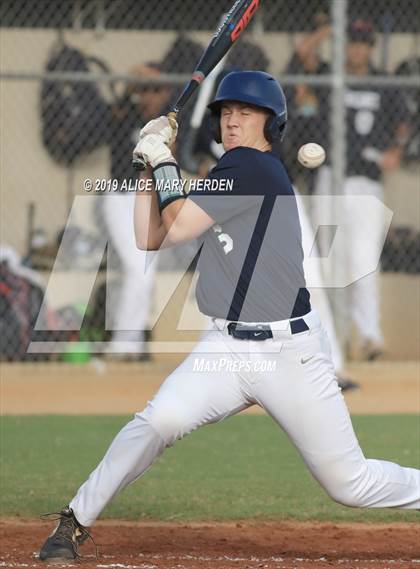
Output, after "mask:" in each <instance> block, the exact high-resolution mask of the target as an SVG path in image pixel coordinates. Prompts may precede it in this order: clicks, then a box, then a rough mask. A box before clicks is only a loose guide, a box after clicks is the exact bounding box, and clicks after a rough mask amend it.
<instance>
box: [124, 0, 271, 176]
mask: <svg viewBox="0 0 420 569" xmlns="http://www.w3.org/2000/svg"><path fill="white" fill-rule="evenodd" d="M259 6H260V0H236V2H235V3H234V4H233V6H232V8H231V9H230V10H229V12H228V13H227V14H226V17H225V18H224V20H223V22H222V23H221V24H220V26H219V27H218V28H217V30H216V32H215V34H214V35H213V38H212V40H211V41H210V43H209V45H208V47H207V48H206V50H205V52H204V53H203V55H202V56H201V58H200V61H199V62H198V63H197V65H196V67H195V70H194V73H193V75H192V77H191V79H190V81H189V82H188V83H187V85H186V86H185V88H184V90H183V91H182V93H181V95H180V96H179V98H178V99H177V101H176V103H175V105H174V107H173V109H172V111H171V112H170V113H169V114H168V117H169V115H171V113H175V118H176V115H177V114H178V113H179V111H180V110H182V108H183V107H184V105H185V103H186V102H187V101H188V99H189V98H190V97H191V95H192V94H193V93H194V91H195V90H196V89H197V87H198V86H199V85H200V83H201V82H202V81H203V80H204V79H205V78H206V77H207V75H208V74H209V73H210V71H212V69H214V68H215V67H216V65H217V64H218V63H219V61H220V60H221V59H222V57H223V56H224V55H226V53H227V52H228V51H229V49H230V48H231V47H232V45H233V44H234V43H235V42H236V40H237V39H238V38H239V36H240V35H241V33H242V32H243V31H244V29H245V28H246V27H247V25H248V24H249V22H250V21H251V19H252V17H253V16H254V14H255V12H256V11H257V10H258V8H259ZM133 166H134V167H135V168H136V169H137V170H144V168H145V167H146V164H145V162H144V161H143V160H141V158H138V157H135V158H134V159H133Z"/></svg>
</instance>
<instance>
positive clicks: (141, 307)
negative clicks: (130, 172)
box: [101, 192, 156, 353]
mask: <svg viewBox="0 0 420 569" xmlns="http://www.w3.org/2000/svg"><path fill="white" fill-rule="evenodd" d="M101 199H103V200H104V216H105V220H106V224H107V227H108V231H109V233H110V236H111V240H112V245H113V246H114V248H115V249H116V251H117V253H118V256H119V258H120V261H121V265H122V268H121V270H122V281H121V286H120V290H119V293H118V298H117V299H116V302H115V303H113V306H111V307H110V308H111V312H112V315H111V316H112V320H113V333H112V339H111V342H110V344H109V347H108V349H107V351H108V352H110V353H113V352H120V353H126V352H141V351H142V349H143V342H144V332H143V331H144V329H145V326H146V321H147V317H148V314H149V309H150V298H151V289H152V285H153V281H154V276H155V269H154V268H155V266H156V264H155V263H152V264H151V265H150V266H148V267H147V270H145V266H146V258H147V251H141V250H140V249H138V247H137V245H136V242H135V237H134V231H133V217H134V202H135V193H134V192H131V193H121V194H113V195H106V196H104V197H103V198H101ZM107 310H108V305H107ZM136 343H137V344H136Z"/></svg>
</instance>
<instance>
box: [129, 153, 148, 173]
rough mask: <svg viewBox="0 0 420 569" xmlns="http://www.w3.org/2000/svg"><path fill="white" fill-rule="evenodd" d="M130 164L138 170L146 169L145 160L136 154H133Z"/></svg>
mask: <svg viewBox="0 0 420 569" xmlns="http://www.w3.org/2000/svg"><path fill="white" fill-rule="evenodd" d="M132 165H133V168H134V169H135V170H137V171H138V172H141V171H143V170H146V162H145V161H144V160H142V159H141V158H139V157H138V156H135V157H134V158H133V161H132Z"/></svg>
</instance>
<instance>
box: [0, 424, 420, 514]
mask: <svg viewBox="0 0 420 569" xmlns="http://www.w3.org/2000/svg"><path fill="white" fill-rule="evenodd" d="M127 420H129V417H84V416H83V417H70V416H38V417H3V418H2V420H1V423H2V426H1V459H2V462H1V464H0V467H1V470H0V474H1V487H0V494H1V497H0V511H1V514H2V515H3V516H5V515H7V516H15V515H18V516H38V515H39V514H40V513H43V512H48V511H56V510H57V508H61V506H63V505H64V504H66V503H67V502H68V501H69V500H70V499H71V497H72V496H73V494H74V493H75V491H76V490H77V487H78V486H79V485H80V484H81V483H82V482H83V481H84V480H85V479H86V477H87V476H88V474H89V473H90V471H91V470H92V469H93V468H94V467H95V466H96V464H97V462H98V461H99V460H100V458H101V457H102V456H103V453H104V451H105V450H106V448H107V446H108V444H109V443H110V442H111V440H112V438H113V436H114V435H115V434H116V432H117V431H118V430H119V428H121V427H122V426H123V425H124V424H125V423H126V422H127ZM353 420H354V425H355V429H356V432H357V434H358V437H359V440H360V442H361V446H362V448H363V450H364V452H365V454H366V456H368V457H373V458H383V459H387V460H392V461H396V462H399V463H401V464H405V465H409V466H413V467H417V468H419V466H420V451H419V447H418V440H419V419H418V417H417V416H415V415H387V416H372V417H370V416H360V417H354V418H353ZM417 516H418V514H417ZM103 517H117V518H127V519H159V520H176V521H178V520H179V521H192V520H234V519H243V518H254V519H265V520H269V519H296V520H308V519H318V520H331V521H378V522H381V521H415V520H416V513H414V512H403V511H397V510H369V511H368V510H357V509H352V508H345V507H342V506H339V505H337V504H335V503H334V502H333V501H332V500H331V499H330V498H328V497H327V496H326V494H325V493H324V492H323V490H322V489H321V488H320V487H319V486H318V484H317V483H316V482H315V481H314V480H313V479H312V477H311V476H310V474H309V472H308V471H307V469H306V467H305V465H304V464H303V461H302V460H301V458H300V457H299V455H298V454H297V452H296V450H295V449H294V447H292V445H291V444H290V442H289V440H288V439H287V437H286V436H285V435H284V434H283V433H282V432H281V430H280V429H279V428H278V427H277V426H276V425H275V423H273V421H272V420H271V419H269V418H268V417H265V416H255V415H254V416H250V415H247V416H239V417H234V418H232V419H229V420H227V421H224V422H223V423H220V424H218V425H214V426H211V427H207V428H204V429H201V430H199V431H197V432H195V433H193V434H192V435H190V436H189V437H187V438H186V439H184V440H182V441H179V442H178V443H177V444H176V445H175V446H174V447H173V448H171V449H168V450H167V451H166V453H165V454H164V456H163V457H162V458H161V459H160V460H159V461H158V462H157V463H156V464H155V466H154V467H153V468H152V469H151V470H150V471H149V472H147V474H146V475H145V476H144V477H143V478H142V479H141V480H139V481H137V482H136V483H135V484H133V485H131V486H129V487H128V488H127V489H126V490H125V491H124V492H123V493H122V494H120V495H119V496H118V497H117V498H116V499H115V500H114V502H113V504H112V505H110V506H109V507H108V508H107V509H106V510H105V511H104V514H103ZM417 521H418V520H417Z"/></svg>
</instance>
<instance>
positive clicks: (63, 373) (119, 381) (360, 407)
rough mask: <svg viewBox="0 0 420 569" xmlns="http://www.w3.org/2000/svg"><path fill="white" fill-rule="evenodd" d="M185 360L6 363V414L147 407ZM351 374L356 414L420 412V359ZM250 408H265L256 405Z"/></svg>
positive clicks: (361, 367) (366, 366) (350, 399)
mask: <svg viewBox="0 0 420 569" xmlns="http://www.w3.org/2000/svg"><path fill="white" fill-rule="evenodd" d="M180 359H182V358H179V357H178V358H176V357H174V356H167V357H166V358H164V359H162V356H161V359H160V360H159V361H154V362H151V363H142V364H139V363H117V362H109V361H104V360H99V359H97V358H96V359H93V360H91V361H90V362H88V363H87V364H59V363H48V364H47V363H39V364H36V365H33V364H2V366H1V382H0V389H1V391H0V396H1V413H2V414H8V415H16V414H39V413H67V414H72V415H73V414H75V415H79V414H80V415H82V414H98V415H102V414H125V413H129V414H130V413H134V412H136V411H139V410H141V409H143V408H144V406H145V404H146V402H147V401H148V400H149V399H151V398H152V397H153V394H154V393H155V392H156V390H157V389H158V388H159V385H160V384H161V383H162V381H163V380H164V379H165V378H166V377H167V376H168V375H169V374H170V373H171V371H172V370H173V369H174V368H175V367H176V365H177V363H178V362H179V360H180ZM348 374H349V376H350V377H352V378H353V379H354V380H356V381H358V382H359V383H360V385H361V389H357V390H355V391H350V392H347V393H346V394H345V398H346V402H347V405H348V407H349V409H350V412H351V413H358V414H375V413H420V364H419V362H417V361H413V362H378V363H376V362H375V363H352V364H350V365H349V367H348ZM251 412H260V410H259V408H258V407H256V406H254V407H252V408H251Z"/></svg>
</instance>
